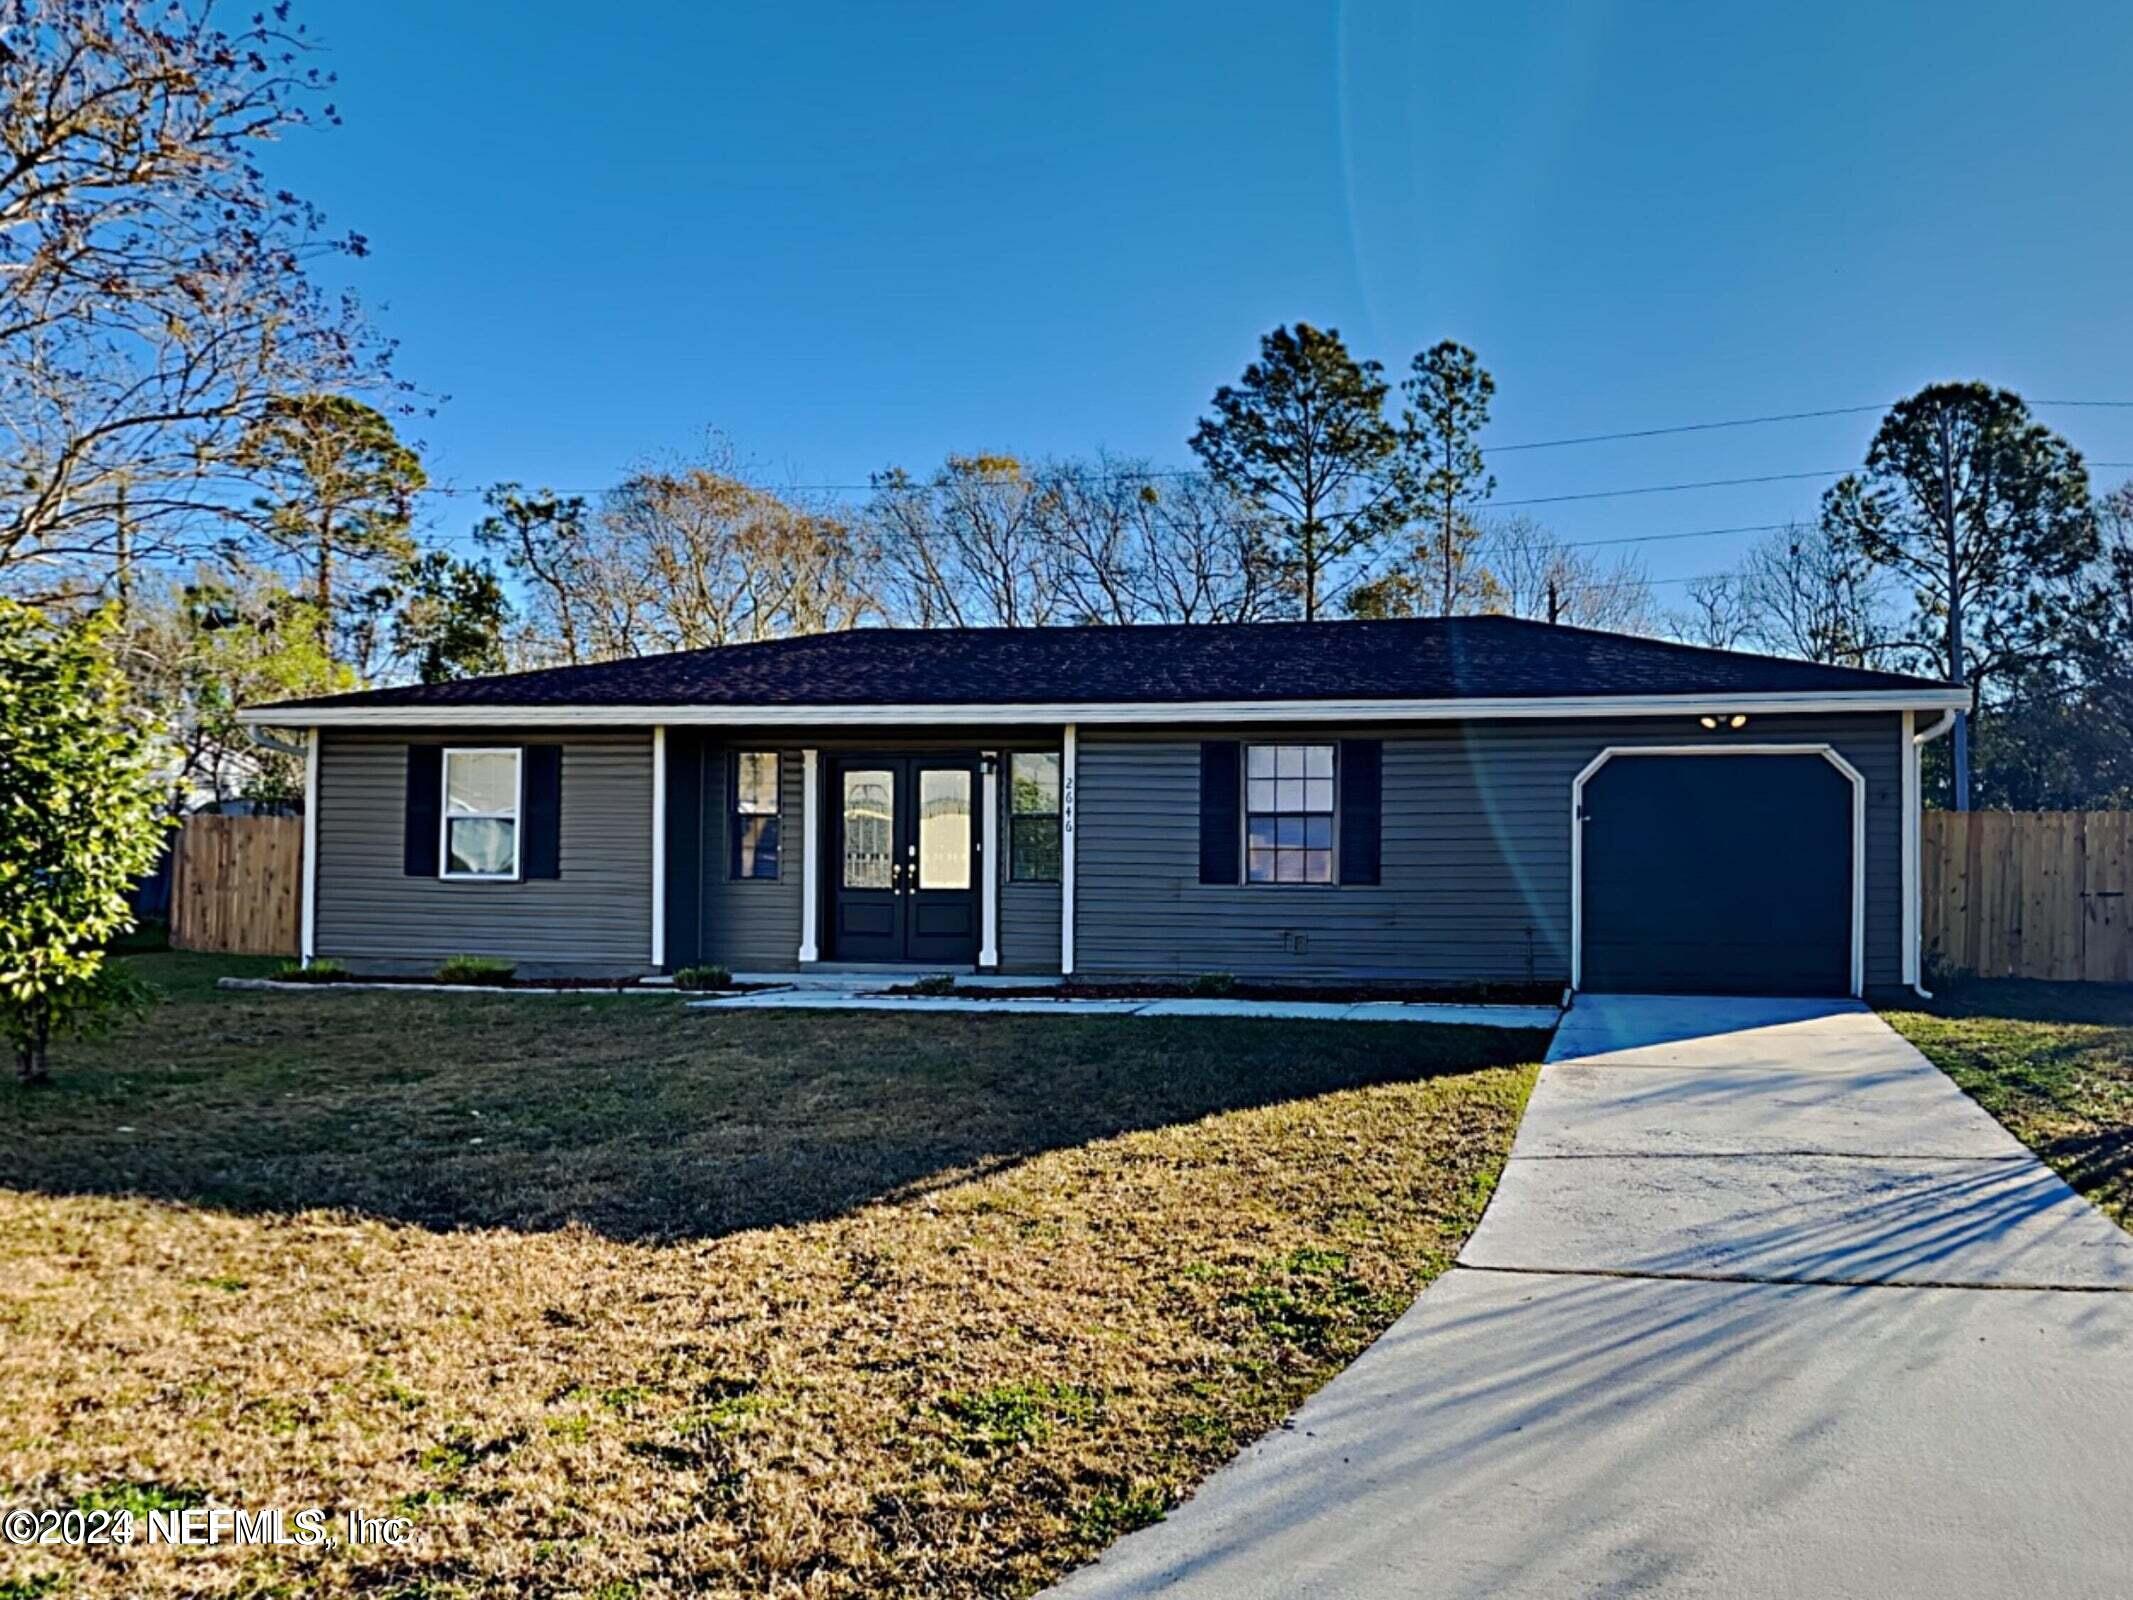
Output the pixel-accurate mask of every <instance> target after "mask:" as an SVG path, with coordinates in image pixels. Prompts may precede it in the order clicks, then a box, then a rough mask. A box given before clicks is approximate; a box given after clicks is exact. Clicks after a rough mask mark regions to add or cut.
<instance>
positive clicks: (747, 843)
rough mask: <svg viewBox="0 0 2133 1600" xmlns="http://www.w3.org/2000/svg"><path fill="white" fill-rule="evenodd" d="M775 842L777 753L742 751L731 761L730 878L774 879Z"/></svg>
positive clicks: (776, 833)
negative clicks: (731, 856)
mask: <svg viewBox="0 0 2133 1600" xmlns="http://www.w3.org/2000/svg"><path fill="white" fill-rule="evenodd" d="M778 843H779V841H778V753H777V751H775V750H743V751H741V752H740V753H739V754H737V755H736V756H734V758H733V860H732V863H731V867H732V875H733V876H734V877H736V878H775V877H776V876H777V875H778Z"/></svg>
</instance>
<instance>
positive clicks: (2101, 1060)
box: [1898, 978, 2133, 1227]
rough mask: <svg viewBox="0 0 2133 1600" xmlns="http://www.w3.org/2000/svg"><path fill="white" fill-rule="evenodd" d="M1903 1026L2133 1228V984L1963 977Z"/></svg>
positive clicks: (2083, 1188) (2047, 1158)
mask: <svg viewBox="0 0 2133 1600" xmlns="http://www.w3.org/2000/svg"><path fill="white" fill-rule="evenodd" d="M1898 1020H1899V1022H1901V1019H1898ZM1906 1031H1907V1032H1909V1033H1910V1034H1911V1036H1912V1040H1913V1042H1914V1043H1916V1044H1917V1045H1918V1046H1919V1048H1920V1049H1922V1050H1924V1051H1925V1052H1926V1054H1927V1055H1928V1056H1930V1057H1931V1058H1932V1059H1933V1060H1934V1061H1935V1062H1936V1063H1937V1064H1938V1065H1939V1066H1941V1067H1942V1068H1944V1069H1945V1070H1946V1071H1947V1072H1948V1073H1949V1074H1950V1075H1951V1076H1952V1077H1953V1078H1954V1079H1955V1080H1956V1082H1957V1083H1959V1084H1961V1085H1962V1086H1963V1088H1964V1089H1966V1090H1967V1091H1968V1092H1969V1093H1970V1094H1972V1095H1973V1096H1975V1097H1976V1098H1977V1100H1978V1101H1979V1103H1980V1104H1982V1105H1983V1106H1984V1107H1985V1108H1986V1109H1987V1110H1988V1111H1990V1112H1991V1113H1992V1114H1993V1115H1994V1116H1996V1117H1998V1118H1999V1119H2000V1120H2001V1121H2002V1122H2003V1123H2005V1124H2006V1125H2007V1126H2008V1127H2009V1128H2010V1129H2012V1130H2013V1131H2014V1133H2015V1135H2016V1136H2017V1137H2018V1138H2020V1139H2021V1140H2022V1141H2023V1142H2024V1143H2025V1144H2027V1145H2028V1146H2029V1147H2030V1148H2031V1149H2033V1150H2035V1151H2036V1152H2037V1154H2038V1155H2040V1156H2042V1157H2043V1158H2044V1159H2045V1161H2047V1162H2048V1163H2050V1165H2051V1166H2052V1167H2053V1168H2055V1169H2056V1170H2057V1171H2058V1172H2059V1174H2060V1175H2061V1176H2062V1177H2064V1178H2065V1179H2066V1180H2067V1182H2068V1183H2070V1184H2072V1185H2073V1186H2074V1188H2076V1189H2078V1190H2079V1191H2080V1192H2081V1193H2083V1194H2084V1195H2086V1196H2088V1198H2089V1199H2091V1200H2093V1201H2095V1202H2096V1203H2097V1204H2098V1205H2101V1206H2102V1207H2104V1209H2105V1210H2107V1211H2110V1212H2111V1213H2112V1214H2114V1215H2115V1216H2117V1217H2118V1218H2119V1220H2120V1221H2121V1222H2124V1223H2125V1224H2126V1225H2127V1226H2128V1227H2133V984H2106V983H2042V982H2037V981H2034V980H2027V979H2012V978H2010V979H1965V980H1960V981H1958V982H1955V983H1952V984H1948V985H1946V986H1945V987H1944V988H1943V989H1942V990H1941V991H1939V992H1938V993H1936V995H1935V997H1934V1000H1933V1002H1932V1004H1931V1005H1930V1006H1929V1007H1927V1008H1926V1010H1925V1013H1924V1016H1923V1017H1922V1019H1921V1020H1920V1021H1918V1022H1916V1023H1913V1024H1912V1025H1910V1026H1909V1027H1908V1028H1907V1029H1906Z"/></svg>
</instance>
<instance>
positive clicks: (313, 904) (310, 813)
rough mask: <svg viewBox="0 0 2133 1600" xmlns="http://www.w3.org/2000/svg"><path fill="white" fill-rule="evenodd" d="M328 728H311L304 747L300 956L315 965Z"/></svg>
mask: <svg viewBox="0 0 2133 1600" xmlns="http://www.w3.org/2000/svg"><path fill="white" fill-rule="evenodd" d="M325 731H326V730H325V729H323V728H313V729H311V737H310V739H309V740H308V741H307V742H306V744H305V746H304V885H303V914H302V917H301V919H300V922H301V929H302V931H301V933H300V935H299V937H298V939H297V952H296V953H297V957H298V959H299V960H301V961H302V962H303V964H304V965H305V966H307V967H308V966H310V965H311V960H312V957H313V956H315V955H316V954H317V953H318V746H319V740H320V739H321V738H323V737H324V735H325Z"/></svg>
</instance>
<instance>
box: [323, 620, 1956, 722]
mask: <svg viewBox="0 0 2133 1600" xmlns="http://www.w3.org/2000/svg"><path fill="white" fill-rule="evenodd" d="M1941 687H1944V685H1940V684H1937V683H1935V682H1933V681H1932V680H1929V679H1924V678H1911V677H1904V676H1901V675H1899V674H1897V673H1891V672H1867V671H1861V670H1858V669H1855V668H1850V667H1829V666H1821V665H1818V664H1816V663H1814V662H1808V661H1794V660H1790V659H1787V658H1783V657H1776V656H1758V655H1746V654H1742V653H1740V652H1737V651H1729V650H1706V649H1701V648H1698V647H1695V646H1691V645H1681V644H1669V643H1666V642H1664V641H1661V640H1657V639H1642V638H1636V637H1633V636H1631V635H1628V634H1618V633H1598V632H1593V631H1591V630H1589V629H1584V628H1568V627H1557V626H1551V625H1549V624H1547V623H1540V622H1525V621H1520V620H1518V619H1516V618H1511V617H1457V618H1425V619H1417V620H1411V621H1410V620H1402V621H1387V622H1262V623H1240V624H1195V625H1190V626H1136V627H1086V628H940V629H913V628H866V629H860V630H858V631H856V632H851V633H828V634H812V635H808V636H806V637H802V638H795V639H775V640H770V641H767V642H765V643H762V644H740V645H727V646H725V647H723V648H720V649H712V650H683V651H678V652H675V653H673V654H669V655H656V656H640V657H636V658H634V659H631V660H625V661H607V662H600V663H597V664H595V665H591V666H582V667H550V668H546V669H543V670H540V671H536V672H516V673H508V674H503V675H500V676H497V677H489V678H468V679H463V680H461V681H460V682H457V683H440V684H423V685H411V686H408V687H404V688H397V689H374V690H370V691H368V692H366V693H360V694H344V695H332V696H327V697H323V698H319V699H313V700H297V701H289V702H285V704H286V706H287V707H289V708H291V709H295V708H303V709H316V708H322V707H340V706H349V707H355V706H365V707H379V708H383V707H389V706H406V707H408V708H409V709H410V710H417V709H420V708H423V707H434V706H464V707H474V706H496V707H515V706H528V707H534V706H573V707H585V706H604V705H629V706H638V705H641V706H681V705H692V706H793V707H800V706H847V705H854V706H856V705H950V704H953V705H972V706H979V705H984V706H1012V705H1021V704H1043V703H1050V702H1062V701H1064V702H1074V703H1088V702H1138V703H1143V704H1165V703H1173V702H1187V701H1276V702H1278V701H1286V700H1364V699H1384V700H1454V699H1536V698H1556V697H1569V696H1581V697H1582V696H1616V695H1710V694H1791V693H1804V694H1813V693H1817V692H1825V693H1839V694H1841V693H1845V692H1847V691H1862V690H1876V689H1880V690H1904V689H1931V688H1941Z"/></svg>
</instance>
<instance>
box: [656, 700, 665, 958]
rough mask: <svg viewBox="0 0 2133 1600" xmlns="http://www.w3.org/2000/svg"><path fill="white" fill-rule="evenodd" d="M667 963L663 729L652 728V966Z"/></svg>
mask: <svg viewBox="0 0 2133 1600" xmlns="http://www.w3.org/2000/svg"><path fill="white" fill-rule="evenodd" d="M666 964H667V730H666V728H665V727H664V726H663V725H661V726H657V727H654V728H653V729H652V967H653V970H654V971H657V970H658V969H659V968H661V967H664V966H665V965H666Z"/></svg>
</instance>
